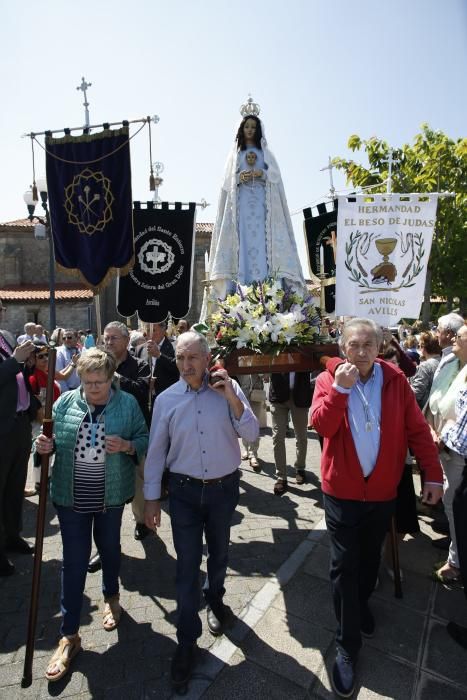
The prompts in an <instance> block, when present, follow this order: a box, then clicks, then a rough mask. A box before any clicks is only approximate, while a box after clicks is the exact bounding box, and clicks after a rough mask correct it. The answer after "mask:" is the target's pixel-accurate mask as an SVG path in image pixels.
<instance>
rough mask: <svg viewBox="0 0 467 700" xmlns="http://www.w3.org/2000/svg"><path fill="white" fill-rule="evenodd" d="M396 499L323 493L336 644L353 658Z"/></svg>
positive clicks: (355, 655)
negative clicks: (373, 499) (371, 499)
mask: <svg viewBox="0 0 467 700" xmlns="http://www.w3.org/2000/svg"><path fill="white" fill-rule="evenodd" d="M394 506H395V501H383V502H377V503H376V502H373V503H369V502H365V501H350V500H342V499H339V498H334V497H333V496H328V495H325V496H324V512H325V516H326V526H327V530H328V533H329V537H330V543H331V566H330V579H331V586H332V596H333V601H334V610H335V613H336V618H337V635H336V644H337V648H338V649H340V650H341V651H342V652H343V653H344V654H346V655H348V656H350V657H352V658H353V659H355V658H356V657H357V654H358V651H359V649H360V647H361V645H362V638H361V633H360V609H361V607H363V606H365V605H366V604H367V602H368V599H369V597H370V596H371V594H372V592H373V590H374V587H375V583H376V579H377V576H378V568H379V564H380V559H381V547H382V544H383V541H384V538H385V536H386V533H387V531H388V529H389V523H390V520H391V516H392V514H393V512H394Z"/></svg>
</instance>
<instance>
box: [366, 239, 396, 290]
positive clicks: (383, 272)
mask: <svg viewBox="0 0 467 700" xmlns="http://www.w3.org/2000/svg"><path fill="white" fill-rule="evenodd" d="M396 245H397V238H377V239H376V240H375V246H376V249H377V251H378V253H379V254H380V255H382V256H383V262H381V263H378V265H375V267H373V268H372V270H371V274H372V275H373V279H372V280H371V281H372V282H373V284H383V283H384V282H386V283H387V284H388V285H390V284H391V283H392V282H394V280H395V279H396V275H397V269H396V266H395V265H394V264H393V263H392V262H391V261H390V260H389V256H390V255H391V253H393V252H394V250H395V248H396Z"/></svg>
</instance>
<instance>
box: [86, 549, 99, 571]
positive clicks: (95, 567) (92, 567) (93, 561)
mask: <svg viewBox="0 0 467 700" xmlns="http://www.w3.org/2000/svg"><path fill="white" fill-rule="evenodd" d="M100 569H102V562H101V558H100V556H99V552H98V553H97V554H95V555H94V556H93V557H91V558H90V560H89V564H88V571H89V573H90V574H95V573H96V571H99V570H100Z"/></svg>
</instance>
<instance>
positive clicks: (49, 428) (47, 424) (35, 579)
mask: <svg viewBox="0 0 467 700" xmlns="http://www.w3.org/2000/svg"><path fill="white" fill-rule="evenodd" d="M56 354H57V351H56V350H55V348H49V364H48V373H47V390H46V396H45V407H44V420H43V423H42V432H43V433H44V435H46V436H47V437H52V436H53V420H52V404H53V391H54V377H55V359H56ZM49 459H50V455H48V454H47V455H41V481H40V487H39V508H38V511H37V521H36V542H35V552H34V567H33V573H32V586H31V597H30V603H29V620H28V636H27V640H26V653H25V657H24V667H23V678H22V680H21V687H22V688H29V686H30V685H31V684H32V662H33V658H34V640H35V636H36V624H37V613H38V610H39V593H40V582H41V566H42V550H43V543H44V528H45V516H46V508H47V485H48V477H49Z"/></svg>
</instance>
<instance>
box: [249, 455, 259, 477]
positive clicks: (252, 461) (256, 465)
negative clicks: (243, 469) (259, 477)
mask: <svg viewBox="0 0 467 700" xmlns="http://www.w3.org/2000/svg"><path fill="white" fill-rule="evenodd" d="M250 467H251V468H252V469H253V471H254V472H256V473H257V474H258V473H259V472H260V471H261V467H260V464H259V462H258V458H257V457H256V456H255V455H252V456H251V457H250Z"/></svg>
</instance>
